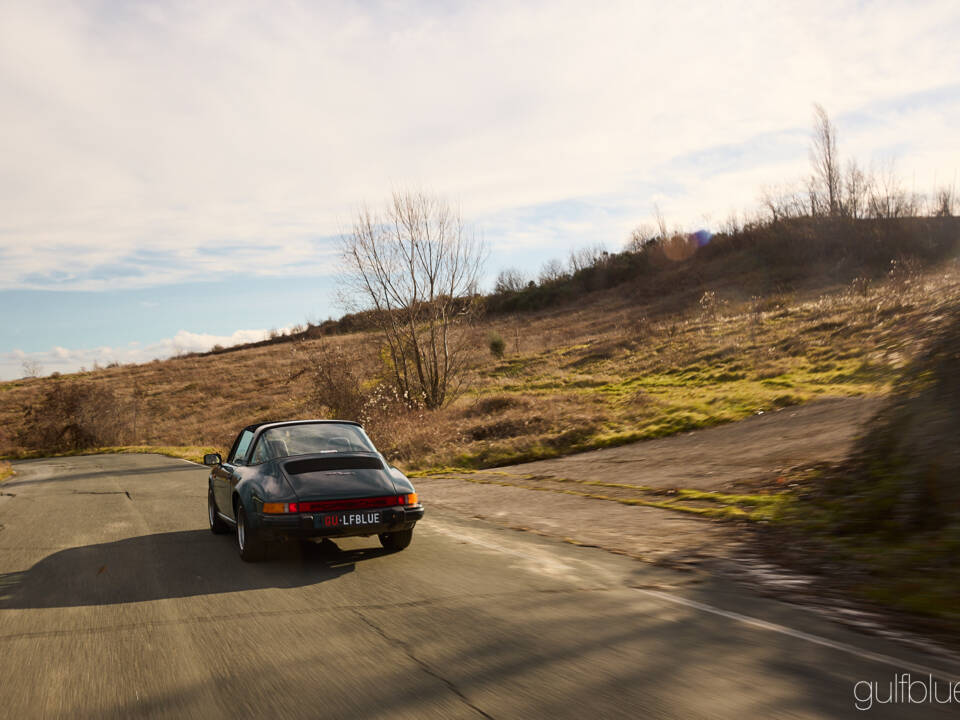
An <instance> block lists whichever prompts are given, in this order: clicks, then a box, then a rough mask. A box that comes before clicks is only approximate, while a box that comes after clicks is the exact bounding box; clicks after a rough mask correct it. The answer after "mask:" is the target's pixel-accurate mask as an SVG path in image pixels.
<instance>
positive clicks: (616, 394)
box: [0, 264, 960, 469]
mask: <svg viewBox="0 0 960 720" xmlns="http://www.w3.org/2000/svg"><path fill="white" fill-rule="evenodd" d="M628 289H629V286H628ZM713 292H714V296H713V300H712V302H711V305H712V307H711V308H710V309H709V312H706V311H705V310H704V308H703V307H702V306H701V305H700V303H699V302H695V303H694V304H692V305H687V304H686V303H685V301H684V300H683V299H682V298H678V296H677V295H674V296H664V297H662V298H660V299H659V300H658V301H657V302H651V303H639V302H637V301H636V300H635V299H633V298H630V297H628V296H627V293H626V292H624V291H623V289H618V290H615V291H612V292H598V293H594V294H592V295H590V296H587V297H586V298H585V299H584V302H582V303H580V304H578V305H577V306H576V307H566V308H565V307H561V308H557V309H554V310H550V311H539V312H535V313H527V314H524V315H499V316H494V317H492V318H488V319H487V320H486V321H484V322H482V323H477V324H475V325H473V326H471V327H470V328H469V332H470V333H471V335H470V342H471V343H472V345H471V346H472V347H473V349H474V350H473V353H472V355H471V362H470V365H469V367H468V375H467V378H466V385H465V386H466V387H468V388H469V390H468V391H467V392H465V393H464V394H463V395H462V396H461V397H459V398H458V399H457V400H456V402H454V403H452V404H451V405H448V406H447V407H444V408H442V409H426V408H423V407H412V408H411V407H410V405H409V404H408V403H405V402H403V401H402V400H401V399H400V398H398V397H397V396H396V394H395V392H394V390H393V388H392V386H391V385H390V384H389V382H388V379H389V372H388V368H385V366H384V359H383V355H382V348H381V347H380V344H379V343H378V341H377V339H376V335H374V334H372V333H354V334H352V335H342V336H337V337H328V338H321V339H318V340H306V341H302V342H299V343H286V344H274V345H266V346H261V347H255V348H249V349H246V350H243V351H237V352H232V353H223V354H212V355H206V356H194V357H185V358H173V359H170V360H167V361H164V362H155V363H148V364H144V365H139V366H123V367H115V368H105V369H101V370H98V371H96V372H87V373H78V374H75V375H71V376H64V377H62V378H59V379H56V380H55V379H49V378H29V379H25V380H20V381H16V382H10V383H3V384H0V398H2V399H3V403H2V405H0V418H2V422H0V426H2V427H3V428H7V429H10V430H12V432H11V431H8V433H7V435H6V436H3V437H0V442H2V443H3V447H2V448H0V452H2V453H4V454H7V455H16V454H22V453H28V452H45V451H46V452H49V451H53V450H56V449H67V448H70V447H77V446H80V445H83V444H84V443H87V444H99V445H118V444H129V445H153V446H178V445H180V446H213V447H218V448H221V449H225V448H226V447H228V446H229V443H230V442H231V440H232V438H233V435H234V433H235V432H236V431H237V429H238V428H239V427H241V426H242V425H244V424H247V423H250V422H256V421H263V420H275V419H285V418H304V417H317V416H320V417H348V418H353V419H360V420H361V421H363V422H364V423H365V425H366V426H367V427H368V430H369V432H370V434H371V436H372V437H373V438H374V440H375V442H376V443H377V444H378V446H379V447H381V449H382V450H383V451H384V452H385V454H386V455H387V456H388V458H389V459H391V460H392V461H394V462H396V463H397V464H399V465H401V466H402V467H405V468H408V469H415V468H421V469H423V468H430V467H445V466H459V467H489V466H495V465H501V464H505V463H511V462H517V461H521V460H533V459H538V458H546V457H555V456H557V455H562V454H567V453H570V452H577V451H582V450H587V449H590V448H596V447H606V446H610V445H616V444H620V443H625V442H630V441H634V440H640V439H644V438H652V437H659V436H663V435H669V434H671V433H676V432H682V431H688V430H693V429H696V428H701V427H709V426H711V425H715V424H718V423H723V422H728V421H732V420H737V419H740V418H743V417H747V416H749V415H752V414H754V413H756V412H761V411H766V410H770V409H774V408H777V407H782V406H785V405H793V404H797V403H803V402H807V401H809V400H812V399H816V398H819V397H827V396H837V395H844V396H849V395H878V394H884V393H886V392H887V391H888V390H889V388H890V386H891V383H892V382H893V380H894V379H895V378H896V376H897V374H898V373H899V372H900V370H901V369H902V368H903V367H904V366H905V365H906V363H908V362H909V361H910V359H911V358H912V357H913V355H914V353H915V352H916V350H917V348H918V347H920V346H921V345H922V342H921V341H922V340H923V339H924V338H927V337H931V336H932V335H933V334H935V333H936V332H937V331H938V328H939V327H941V325H942V324H943V323H944V321H945V318H947V317H948V316H949V315H950V313H952V312H956V310H957V308H958V307H960V305H958V298H960V275H958V272H957V269H956V267H955V266H954V265H952V264H950V265H948V266H945V267H942V268H941V269H939V270H934V271H930V270H928V271H921V270H920V269H919V268H914V269H912V270H911V271H910V272H909V273H908V274H907V276H906V280H901V279H899V278H895V277H886V278H883V277H881V278H880V279H878V280H877V281H875V282H873V283H871V284H870V286H869V287H867V288H866V289H864V288H863V287H860V286H858V285H856V284H854V283H847V284H843V285H833V286H831V287H828V288H824V289H813V290H807V291H804V290H800V289H795V290H792V291H784V292H780V293H772V294H770V295H766V296H763V297H758V296H755V295H750V294H746V293H743V292H741V291H738V290H736V289H731V288H729V287H727V288H722V287H718V288H717V289H716V290H715V291H713ZM700 295H701V296H702V295H703V293H700ZM520 327H522V333H515V332H514V330H515V329H516V328H520ZM491 332H497V333H500V334H501V335H502V336H504V337H509V338H513V337H514V336H515V335H517V336H518V340H517V342H516V344H514V343H513V342H511V343H510V344H509V347H508V348H507V351H506V352H505V353H504V356H503V358H497V357H494V356H492V355H491V354H490V352H489V349H488V347H487V338H488V336H489V334H490V333H491ZM71 388H77V389H76V390H74V389H71ZM75 397H79V398H85V399H86V400H85V401H84V402H85V403H87V404H84V403H79V404H78V403H74V404H71V402H73V401H72V400H70V399H71V398H75ZM57 398H59V399H57ZM68 400H69V401H70V402H68ZM70 408H73V409H70Z"/></svg>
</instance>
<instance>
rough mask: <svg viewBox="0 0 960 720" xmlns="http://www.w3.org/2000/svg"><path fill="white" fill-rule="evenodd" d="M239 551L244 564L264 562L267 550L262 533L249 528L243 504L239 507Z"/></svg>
mask: <svg viewBox="0 0 960 720" xmlns="http://www.w3.org/2000/svg"><path fill="white" fill-rule="evenodd" d="M237 549H239V550H240V559H241V560H243V561H244V562H257V561H258V560H262V559H263V555H264V550H265V548H264V543H263V538H262V537H260V533H258V532H257V531H256V530H253V529H251V528H250V527H248V526H247V513H246V512H245V511H244V509H243V505H241V504H238V505H237Z"/></svg>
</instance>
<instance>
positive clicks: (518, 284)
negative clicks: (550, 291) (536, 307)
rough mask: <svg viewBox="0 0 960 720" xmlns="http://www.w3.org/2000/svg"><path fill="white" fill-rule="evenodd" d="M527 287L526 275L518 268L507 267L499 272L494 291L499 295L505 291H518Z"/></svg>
mask: <svg viewBox="0 0 960 720" xmlns="http://www.w3.org/2000/svg"><path fill="white" fill-rule="evenodd" d="M525 287H527V278H526V276H525V275H524V274H523V273H522V272H521V271H519V270H517V269H516V268H506V269H505V270H501V271H500V272H499V273H498V274H497V280H496V282H495V283H494V284H493V291H494V292H495V293H497V294H498V295H502V294H504V293H516V292H520V291H522V290H523V289H524V288H525Z"/></svg>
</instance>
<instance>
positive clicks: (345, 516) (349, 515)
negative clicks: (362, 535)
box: [313, 510, 380, 530]
mask: <svg viewBox="0 0 960 720" xmlns="http://www.w3.org/2000/svg"><path fill="white" fill-rule="evenodd" d="M313 524H314V527H316V528H322V529H324V530H335V529H337V528H355V527H365V526H367V525H379V524H380V513H379V512H363V511H360V510H358V511H357V512H342V513H329V514H327V515H314V516H313Z"/></svg>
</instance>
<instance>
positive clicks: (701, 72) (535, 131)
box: [0, 0, 960, 379]
mask: <svg viewBox="0 0 960 720" xmlns="http://www.w3.org/2000/svg"><path fill="white" fill-rule="evenodd" d="M717 8H718V6H717V5H716V4H715V3H705V2H704V3H695V2H676V3H669V4H666V3H661V2H639V1H631V2H613V1H611V2H602V3H582V2H566V1H565V0H552V1H550V2H546V1H544V2H534V1H529V2H496V1H491V2H488V3H482V4H477V3H470V4H468V3H462V4H460V3H436V2H382V3H359V2H356V3H351V2H324V3H315V2H299V1H298V0H280V1H275V2H269V3H267V2H244V1H243V0H238V2H233V3H230V4H229V5H221V4H219V3H192V2H180V1H171V0H158V1H156V2H130V3H115V2H106V1H103V0H101V1H99V2H94V1H89V0H88V1H83V0H80V1H78V2H74V3H70V4H63V3H59V2H44V0H38V1H37V2H31V3H13V2H2V1H0V100H2V107H3V112H2V113H0V154H2V156H3V158H4V162H3V163H0V309H2V311H3V312H0V379H9V378H14V377H18V376H20V375H21V374H22V372H23V367H22V365H23V362H24V360H33V361H35V362H37V363H39V364H40V365H41V366H42V368H43V371H44V372H51V371H54V370H59V371H61V372H64V371H69V370H74V369H78V368H79V367H81V366H86V367H89V366H91V365H92V364H93V363H94V362H99V363H101V364H103V363H105V362H110V361H112V360H118V361H121V362H135V361H146V360H150V359H152V358H153V357H164V356H166V355H169V354H171V353H174V352H176V351H178V350H202V349H206V348H208V347H210V346H211V345H213V344H214V343H220V344H230V343H234V342H241V341H245V340H250V339H256V338H259V337H262V336H263V334H264V333H265V332H267V331H268V330H270V329H271V328H275V327H284V326H289V325H291V324H296V323H301V322H304V321H306V320H318V319H324V318H326V317H328V316H339V315H340V314H341V313H342V312H343V309H342V308H341V307H340V306H339V305H338V304H337V302H336V297H335V295H336V293H335V287H336V282H335V276H336V273H337V260H336V252H335V244H336V238H337V237H338V236H339V234H340V233H342V232H343V231H344V230H345V229H348V228H349V226H350V222H351V217H352V216H353V215H354V213H355V212H356V211H357V209H358V207H360V206H361V205H363V204H368V205H370V206H374V207H375V206H377V205H380V204H382V203H383V202H384V201H385V200H386V199H387V198H388V197H389V195H390V193H391V191H393V190H395V189H397V188H407V187H412V188H422V189H427V190H430V191H433V192H436V193H438V194H442V195H444V196H446V197H447V198H449V199H450V200H451V201H452V202H453V203H455V204H457V205H458V206H459V207H460V208H461V211H462V213H463V216H464V218H465V220H466V221H467V222H468V223H469V224H470V225H471V226H472V227H473V228H474V229H475V230H476V231H477V232H478V233H480V234H482V236H483V237H484V238H485V239H486V241H487V242H488V243H489V245H490V248H491V257H490V262H489V264H488V272H487V279H488V283H492V279H493V277H494V276H495V275H496V272H497V271H498V270H499V269H502V268H504V267H507V266H511V267H518V268H519V269H521V270H523V271H524V272H527V273H528V274H529V275H531V276H533V275H535V274H536V272H537V271H538V269H539V267H540V266H541V265H542V264H543V263H544V262H545V261H546V260H548V259H550V258H564V257H566V256H567V255H568V254H569V252H570V251H571V250H572V249H575V248H578V247H582V246H587V245H590V246H594V245H597V244H603V245H605V246H606V247H607V248H609V249H611V250H614V249H619V248H620V247H621V246H622V244H623V242H624V241H625V240H626V238H627V237H628V235H629V232H630V230H631V228H633V227H635V226H637V225H638V224H641V223H649V222H651V220H652V211H653V207H654V205H656V206H657V207H659V208H660V210H661V211H662V212H663V214H664V216H665V217H666V219H667V220H668V222H669V223H670V224H671V226H673V227H676V228H680V229H687V230H693V229H697V228H700V227H707V228H716V227H717V226H718V225H720V224H721V223H722V222H723V221H724V220H726V218H727V217H729V216H730V214H732V213H737V214H739V215H741V216H743V214H750V213H752V212H755V211H756V208H757V205H758V198H759V196H760V193H761V192H762V190H763V189H764V188H765V187H774V186H776V187H780V186H784V185H789V184H791V183H797V182H799V181H800V180H801V179H802V177H803V176H804V174H805V173H806V172H807V162H808V160H807V147H808V143H809V127H810V123H811V119H812V104H813V103H814V102H819V103H821V104H823V105H824V106H825V107H826V108H827V109H828V111H829V112H830V114H831V116H832V118H833V120H834V121H835V123H836V125H837V126H838V128H839V132H840V150H841V155H842V156H843V157H844V158H845V159H849V158H856V159H857V160H858V161H859V162H860V163H861V164H863V165H864V166H867V167H873V168H875V169H877V170H878V171H885V170H886V169H887V168H889V167H891V166H895V168H896V170H897V172H898V174H899V175H900V177H902V178H903V180H904V183H905V185H906V186H907V187H908V188H909V189H913V190H915V191H917V192H930V191H931V190H933V188H934V186H935V185H945V184H950V183H957V182H958V181H957V175H956V173H957V170H958V168H960V134H958V133H957V132H956V128H957V127H958V125H960V84H958V81H957V75H956V69H957V68H958V67H960V43H957V42H956V40H955V38H956V37H958V36H960V6H958V5H957V3H956V2H955V0H949V1H941V0H931V1H929V2H914V3H903V2H881V1H876V2H854V1H851V2H842V1H841V2H837V1H835V0H833V1H829V2H828V1H826V0H824V1H823V2H819V1H811V2H806V3H802V4H799V3H793V2H782V3H779V2H770V3H756V2H736V1H735V2H730V3H725V4H724V5H723V12H718V10H717Z"/></svg>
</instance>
